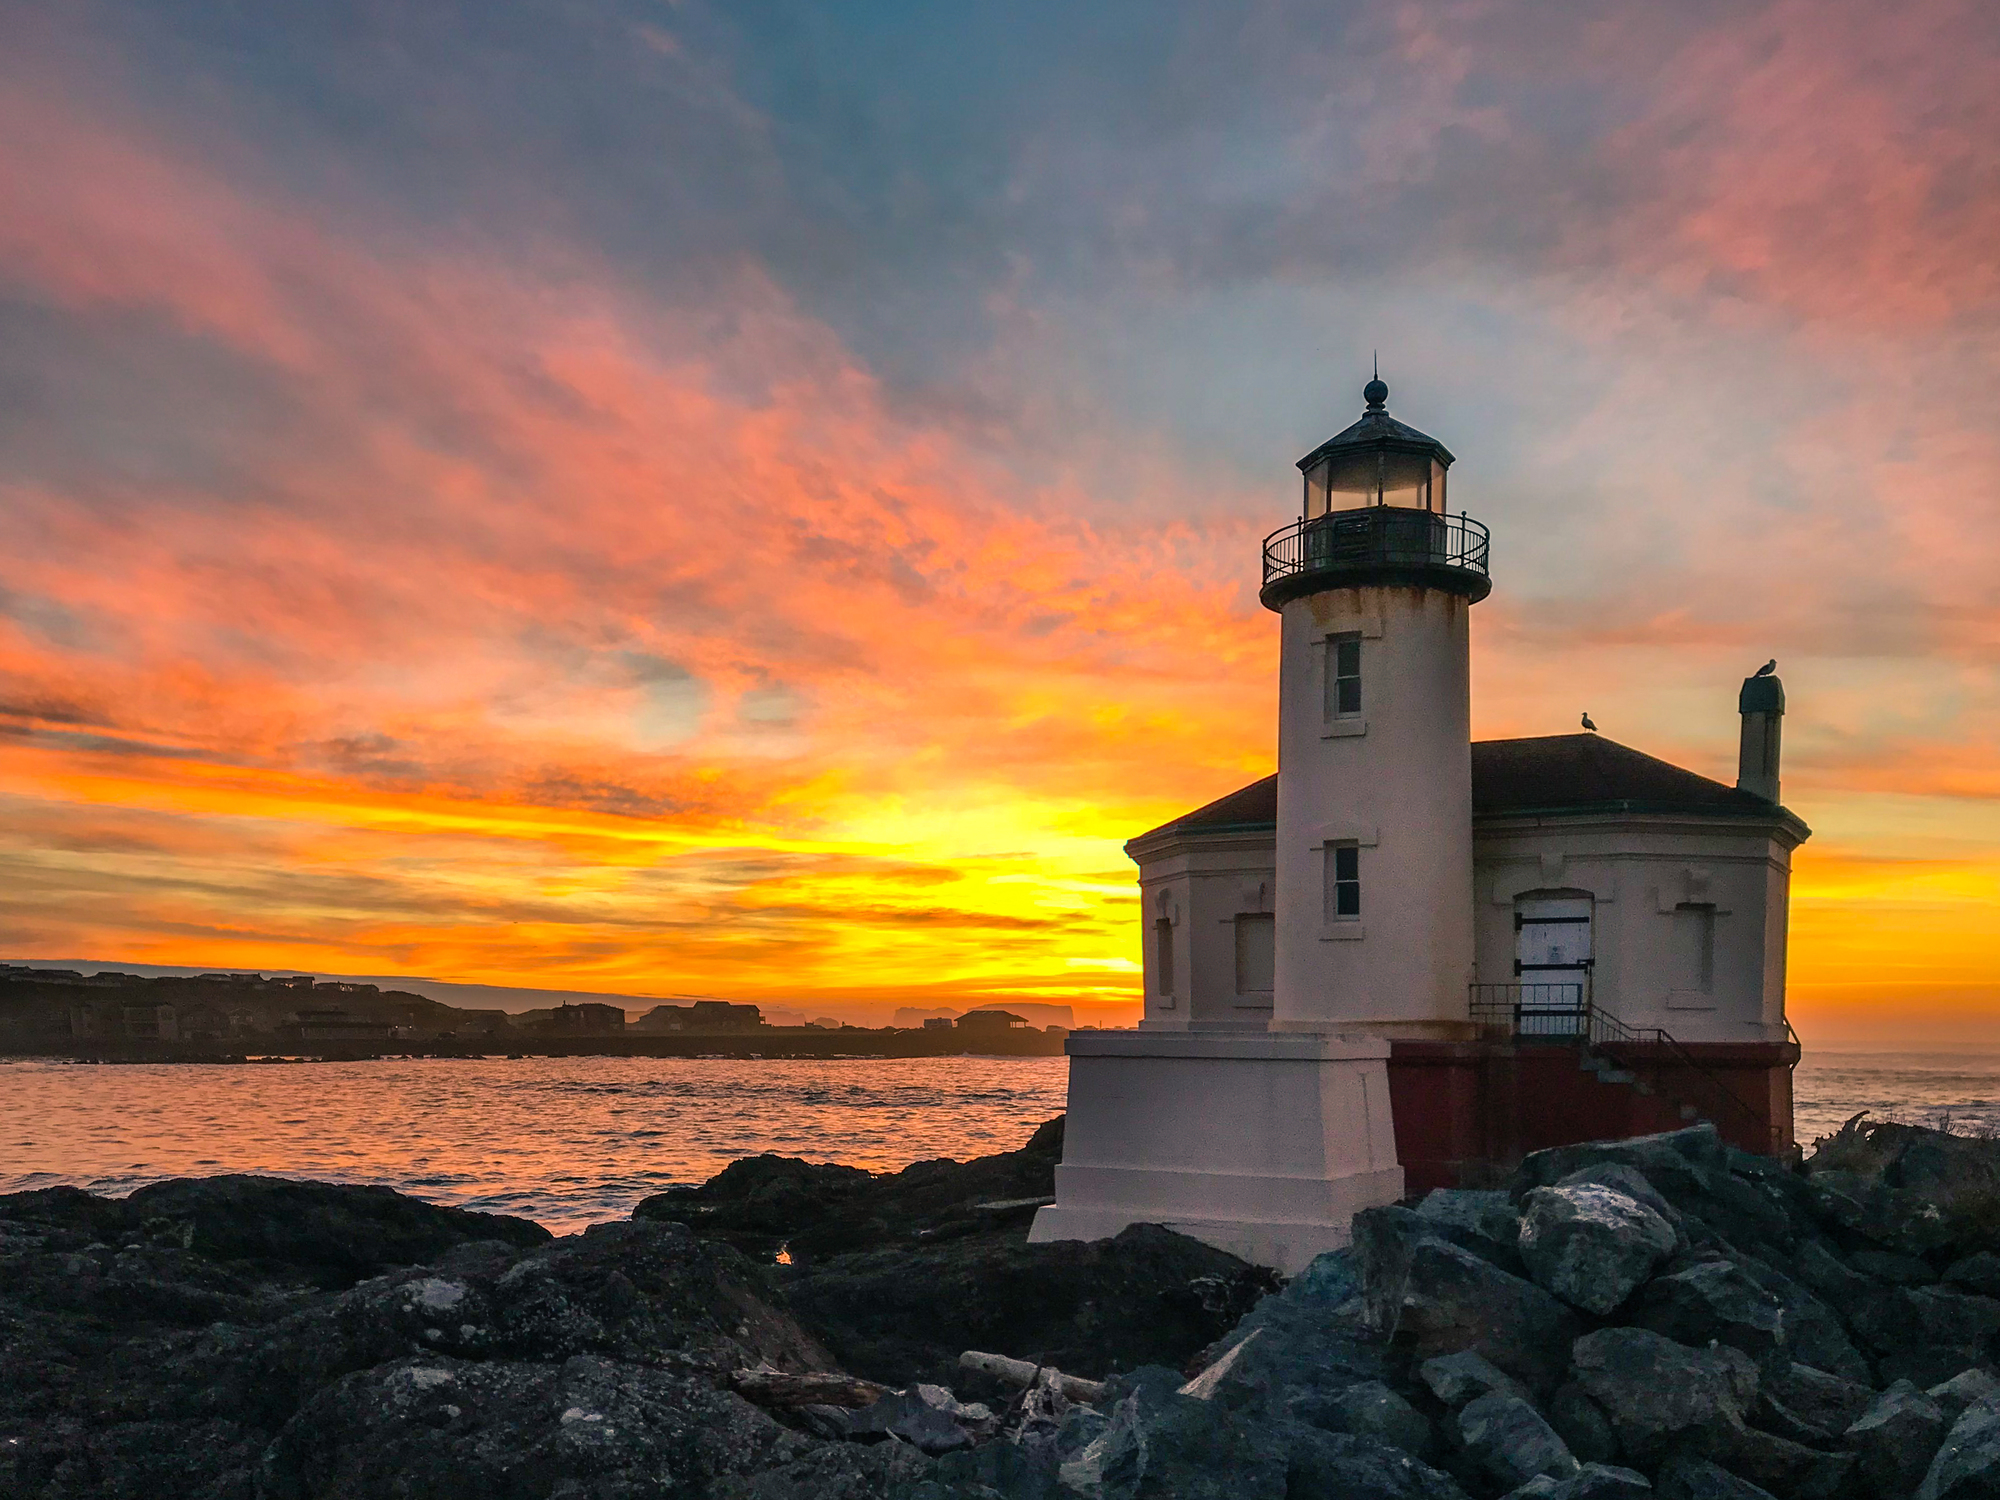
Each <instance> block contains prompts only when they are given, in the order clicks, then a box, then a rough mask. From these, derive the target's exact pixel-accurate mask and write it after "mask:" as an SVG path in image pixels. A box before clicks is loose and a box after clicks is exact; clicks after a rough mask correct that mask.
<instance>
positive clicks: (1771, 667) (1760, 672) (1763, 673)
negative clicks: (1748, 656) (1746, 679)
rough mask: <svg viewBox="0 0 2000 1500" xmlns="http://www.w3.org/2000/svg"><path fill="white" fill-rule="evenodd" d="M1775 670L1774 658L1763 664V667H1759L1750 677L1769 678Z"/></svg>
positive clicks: (1775, 659)
mask: <svg viewBox="0 0 2000 1500" xmlns="http://www.w3.org/2000/svg"><path fill="white" fill-rule="evenodd" d="M1777 670H1778V658H1777V657H1775V656H1774V657H1772V658H1771V659H1770V660H1769V661H1767V662H1765V663H1764V665H1763V666H1761V667H1759V668H1758V669H1757V670H1756V671H1754V672H1752V673H1751V674H1750V675H1751V676H1752V677H1769V676H1770V675H1771V674H1772V673H1773V672H1775V671H1777Z"/></svg>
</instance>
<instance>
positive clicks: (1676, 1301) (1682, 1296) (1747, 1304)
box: [1632, 1260, 1791, 1365]
mask: <svg viewBox="0 0 2000 1500" xmlns="http://www.w3.org/2000/svg"><path fill="white" fill-rule="evenodd" d="M1632 1321H1633V1323H1635V1324H1636V1325H1638V1326H1639V1327H1641V1328H1650V1329H1651V1330H1652V1331H1653V1332H1655V1333H1662V1334H1665V1335H1666V1336H1667V1337H1668V1338H1670V1339H1673V1340H1674V1341H1675V1342H1677V1343H1682V1344H1689V1345H1694V1346H1699V1345H1702V1344H1707V1343H1709V1342H1711V1341H1714V1342H1717V1343H1722V1344H1727V1345H1728V1346H1729V1347H1730V1348H1732V1349H1741V1350H1742V1351H1743V1352H1744V1353H1745V1354H1747V1355H1749V1356H1750V1357H1751V1358H1752V1359H1754V1360H1756V1361H1757V1362H1758V1363H1759V1364H1760V1365H1763V1364H1771V1363H1773V1362H1774V1361H1777V1360H1781V1359H1782V1360H1785V1361H1789V1360H1790V1357H1791V1356H1790V1353H1789V1349H1790V1344H1789V1341H1788V1340H1787V1338H1786V1330H1785V1312H1784V1308H1783V1307H1781V1306H1780V1305H1779V1303H1778V1299H1777V1298H1775V1297H1773V1296H1772V1295H1771V1294H1770V1293H1769V1292H1767V1291H1765V1290H1764V1289H1763V1288H1762V1287H1760V1286H1758V1285H1757V1283H1756V1282H1755V1281H1753V1280H1751V1279H1750V1277H1749V1276H1748V1275H1746V1274H1745V1273H1744V1272H1743V1270H1742V1269H1741V1268H1739V1267H1737V1266H1735V1265H1733V1264H1731V1263H1730V1262H1728V1261H1725V1260H1707V1261H1700V1262H1697V1263H1696V1264H1694V1265H1691V1266H1688V1267H1687V1268H1686V1269H1684V1270H1680V1271H1675V1272H1674V1273H1672V1274H1671V1275H1667V1276H1657V1277H1655V1278H1654V1279H1653V1280H1652V1281H1650V1282H1649V1283H1647V1285H1646V1289H1645V1291H1644V1292H1643V1293H1641V1294H1640V1297H1639V1303H1638V1306H1637V1308H1636V1309H1635V1311H1634V1312H1633V1314H1632Z"/></svg>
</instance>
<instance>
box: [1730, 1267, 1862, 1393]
mask: <svg viewBox="0 0 2000 1500" xmlns="http://www.w3.org/2000/svg"><path fill="white" fill-rule="evenodd" d="M1735 1264H1736V1266H1737V1267H1738V1268H1739V1269H1740V1270H1741V1271H1742V1272H1743V1274H1744V1275H1746V1276H1748V1277H1749V1278H1750V1279H1751V1280H1752V1281H1754V1282H1755V1283H1756V1284H1757V1285H1758V1286H1759V1287H1760V1288H1761V1289H1762V1290H1764V1291H1765V1292H1767V1293H1769V1294H1770V1295H1771V1296H1772V1297H1774V1298H1775V1299H1777V1303H1778V1306H1779V1307H1780V1308H1781V1309H1782V1310H1783V1312H1784V1315H1785V1324H1784V1326H1785V1340H1786V1343H1787V1344H1788V1345H1789V1346H1790V1349H1791V1356H1792V1358H1793V1359H1795V1360H1797V1361H1798V1362H1799V1363H1801V1364H1807V1365H1811V1366H1813V1367H1814V1368H1815V1369H1819V1370H1826V1371H1829V1372H1830V1373H1832V1374H1835V1375H1839V1376H1841V1377H1842V1378H1844V1379H1847V1380H1852V1381H1856V1382H1858V1383H1860V1384H1862V1385H1867V1384H1869V1383H1870V1382H1871V1381H1873V1380H1874V1378H1875V1371H1874V1368H1873V1367H1872V1366H1871V1365H1870V1364H1869V1363H1868V1360H1867V1357H1866V1356H1864V1355H1863V1354H1862V1353H1861V1351H1860V1350H1859V1349H1857V1348H1855V1347H1854V1342H1853V1340H1852V1339H1850V1338H1849V1337H1848V1336H1847V1325H1846V1324H1845V1323H1844V1322H1842V1321H1841V1317H1840V1314H1839V1313H1837V1312H1835V1311H1834V1310H1833V1308H1832V1307H1830V1306H1829V1305H1828V1304H1827V1303H1826V1302H1824V1301H1822V1300H1821V1299H1820V1298H1819V1297H1818V1296H1817V1295H1816V1294H1815V1293H1814V1292H1812V1291H1811V1290H1810V1289H1808V1288H1807V1287H1806V1286H1805V1285H1803V1284H1802V1283H1800V1282H1797V1281H1794V1280H1792V1278H1791V1277H1789V1276H1786V1275H1784V1274H1783V1273H1782V1272H1780V1271H1778V1270H1776V1269H1774V1268H1773V1267H1771V1266H1770V1265H1768V1264H1766V1263H1765V1262H1764V1261H1761V1260H1759V1259H1758V1258H1757V1257H1755V1256H1754V1255H1740V1256H1738V1257H1736V1260H1735Z"/></svg>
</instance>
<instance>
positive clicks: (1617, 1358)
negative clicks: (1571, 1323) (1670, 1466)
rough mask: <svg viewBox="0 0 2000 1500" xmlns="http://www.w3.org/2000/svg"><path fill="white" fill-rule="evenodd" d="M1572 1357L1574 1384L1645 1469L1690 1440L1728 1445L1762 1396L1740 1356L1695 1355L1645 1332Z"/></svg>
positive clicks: (1586, 1340) (1590, 1339) (1624, 1332)
mask: <svg viewBox="0 0 2000 1500" xmlns="http://www.w3.org/2000/svg"><path fill="white" fill-rule="evenodd" d="M1571 1357H1572V1359H1573V1360H1574V1361H1575V1368H1576V1375H1575V1379H1576V1383H1577V1384H1578V1385H1580V1386H1581V1387H1582V1388H1583V1390H1584V1393H1585V1394H1586V1395H1588V1396H1589V1397H1590V1398H1591V1400H1593V1401H1595V1402H1596V1403H1597V1404H1598V1405H1599V1406H1600V1407H1602V1408H1603V1410H1604V1414H1605V1416H1606V1417H1607V1418H1608V1419H1609V1421H1610V1423H1611V1429H1612V1431H1613V1432H1615V1433H1616V1434H1617V1436H1618V1443H1619V1447H1620V1448H1621V1449H1622V1450H1623V1452H1624V1453H1625V1455H1626V1456H1627V1457H1629V1458H1632V1459H1635V1460H1637V1461H1638V1462H1639V1463H1641V1464H1652V1463H1656V1462H1658V1461H1659V1460H1660V1459H1661V1458H1662V1457H1664V1456H1665V1455H1666V1454H1667V1452H1668V1450H1669V1449H1670V1448H1672V1447H1674V1446H1678V1445H1681V1444H1682V1443H1683V1442H1684V1441H1685V1440H1694V1441H1698V1442H1712V1443H1715V1444H1717V1445H1722V1444H1725V1443H1727V1442H1728V1441H1729V1440H1730V1437H1731V1434H1732V1433H1733V1432H1735V1431H1740V1430H1741V1429H1742V1428H1743V1414H1744V1411H1745V1410H1746V1408H1747V1407H1748V1406H1749V1404H1750V1402H1751V1400H1752V1399H1753V1398H1754V1397H1755V1396H1756V1393H1757V1371H1756V1367H1755V1365H1753V1364H1752V1363H1751V1362H1750V1361H1749V1360H1748V1359H1747V1358H1745V1357H1744V1356H1743V1355H1742V1354H1740V1353H1738V1352H1737V1351H1736V1350H1733V1349H1727V1348H1717V1349H1710V1350H1695V1349H1689V1348H1687V1347H1685V1346H1683V1345H1681V1344H1677V1343H1675V1342H1674V1341H1673V1340H1672V1339H1669V1338H1666V1337H1664V1336H1663V1335H1661V1334H1658V1333H1654V1332H1651V1331H1650V1330H1647V1329H1643V1328H1605V1329H1600V1330H1599V1331H1598V1332H1596V1333H1590V1334H1585V1335H1584V1336H1583V1337H1582V1338H1580V1339H1578V1340H1577V1341H1576V1345H1575V1348H1574V1350H1573V1352H1572V1356H1571Z"/></svg>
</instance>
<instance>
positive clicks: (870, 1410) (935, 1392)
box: [846, 1385, 998, 1456]
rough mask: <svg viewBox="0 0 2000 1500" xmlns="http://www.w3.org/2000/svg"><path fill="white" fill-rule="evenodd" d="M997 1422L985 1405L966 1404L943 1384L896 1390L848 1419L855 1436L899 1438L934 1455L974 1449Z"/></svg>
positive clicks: (848, 1429) (863, 1437)
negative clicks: (975, 1444)
mask: <svg viewBox="0 0 2000 1500" xmlns="http://www.w3.org/2000/svg"><path fill="white" fill-rule="evenodd" d="M997 1425H998V1424H997V1422H996V1421H995V1420H994V1416H993V1413H992V1412H991V1411H990V1410H988V1409H987V1408H986V1407H985V1406H983V1405H981V1404H979V1403H977V1402H974V1403H971V1404H969V1405H968V1404H966V1403H964V1402H961V1401H959V1400H958V1399H957V1398H956V1397H954V1396H953V1395H952V1393H951V1392H950V1391H948V1390H946V1389H945V1388H944V1387H943V1386H940V1385H917V1386H912V1387H911V1388H910V1389H909V1390H907V1391H892V1392H891V1393H890V1394H889V1395H886V1396H884V1397H883V1398H882V1399H881V1400H880V1401H877V1402H876V1403H875V1404H874V1405H873V1406H868V1407H864V1408H862V1409H861V1410H860V1411H857V1412H855V1413H854V1414H853V1416H852V1417H851V1418H849V1419H848V1422H847V1424H846V1426H847V1436H849V1437H852V1438H862V1439H867V1438H897V1439H900V1440H901V1441H903V1442H905V1443H908V1444H910V1446H911V1447H913V1448H919V1449H921V1450H923V1451H924V1452H925V1453H929V1454H931V1455H933V1456H935V1455H937V1454H941V1453H951V1452H953V1451H955V1450H957V1449H959V1448H970V1447H971V1446H972V1445H973V1444H974V1443H977V1442H979V1441H981V1440H982V1439H984V1438H987V1437H990V1436H992V1434H993V1431H994V1429H995V1427H996V1426H997Z"/></svg>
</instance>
